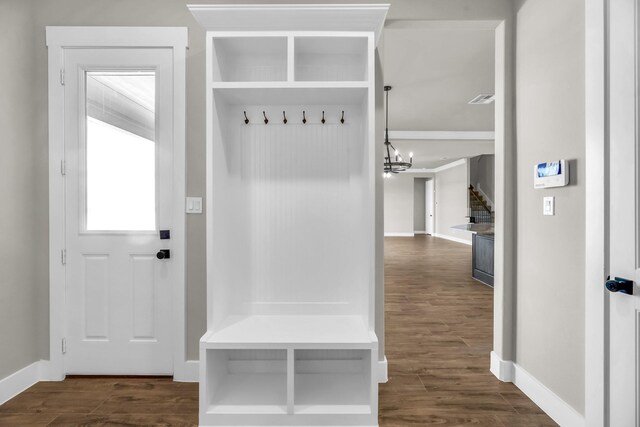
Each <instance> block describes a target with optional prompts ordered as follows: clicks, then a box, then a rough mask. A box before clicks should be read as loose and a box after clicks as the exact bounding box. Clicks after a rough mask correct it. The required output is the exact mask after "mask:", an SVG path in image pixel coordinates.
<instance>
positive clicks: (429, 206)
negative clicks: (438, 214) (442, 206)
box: [424, 179, 435, 235]
mask: <svg viewBox="0 0 640 427" xmlns="http://www.w3.org/2000/svg"><path fill="white" fill-rule="evenodd" d="M424 193H425V194H424V201H425V209H424V213H425V215H426V219H425V226H426V229H427V234H430V235H433V233H434V227H435V226H434V216H433V215H434V211H435V206H434V203H433V199H434V197H433V179H428V180H426V181H425V183H424Z"/></svg>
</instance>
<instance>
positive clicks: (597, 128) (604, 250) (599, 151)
mask: <svg viewBox="0 0 640 427" xmlns="http://www.w3.org/2000/svg"><path fill="white" fill-rule="evenodd" d="M609 3H610V0H587V1H586V2H585V148H586V160H585V171H586V173H585V187H586V190H585V198H586V206H585V220H586V223H585V285H584V286H585V291H584V292H585V425H586V426H588V427H601V426H608V425H609V408H608V406H609V405H608V396H609V392H608V390H609V387H610V384H609V381H608V368H607V366H608V363H609V360H608V345H607V343H608V328H609V319H608V300H609V299H608V295H607V292H606V291H605V288H604V281H605V278H606V276H607V274H608V271H609V260H608V255H609V215H608V211H609V208H610V206H609V185H610V182H609V165H608V161H609V120H608V114H609V73H608V70H609V26H610V23H609V13H608V10H609Z"/></svg>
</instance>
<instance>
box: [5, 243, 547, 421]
mask: <svg viewBox="0 0 640 427" xmlns="http://www.w3.org/2000/svg"><path fill="white" fill-rule="evenodd" d="M385 244H386V248H385V277H386V339H387V344H386V345H387V348H386V353H387V358H388V360H389V382H388V383H387V384H381V386H380V425H381V426H384V427H391V426H394V427H395V426H425V425H432V424H435V425H445V426H459V425H467V424H470V425H483V426H498V427H503V426H506V427H512V426H513V427H527V426H536V427H537V426H555V425H556V424H555V423H554V422H553V421H552V420H551V419H550V418H548V417H547V416H546V415H544V413H543V412H542V411H541V410H540V409H539V408H538V407H537V406H536V405H534V404H533V403H532V402H531V401H530V400H529V399H527V398H526V396H524V394H522V393H521V392H520V391H519V390H518V389H517V388H516V387H515V386H513V385H512V384H505V383H502V382H500V381H498V380H497V379H495V377H493V375H491V373H489V352H490V351H491V340H492V337H491V335H492V334H491V331H492V325H491V322H492V310H493V309H492V290H491V289H490V288H488V287H486V286H484V285H482V284H480V283H478V282H476V281H474V280H473V279H471V277H470V270H471V249H470V247H468V246H465V245H460V244H457V243H452V242H448V241H446V240H441V239H435V238H432V237H424V236H422V237H416V238H387V239H385ZM197 421H198V388H197V385H196V384H189V383H175V382H173V381H171V379H169V378H109V377H107V378H67V379H66V380H65V381H63V382H48V383H45V382H43V383H38V384H36V385H34V386H33V387H31V388H30V389H28V390H27V391H25V392H24V393H22V394H20V395H19V396H16V397H15V398H14V399H12V400H10V401H8V402H7V403H5V404H4V405H2V406H0V426H12V427H13V426H78V425H82V426H106V425H110V426H113V425H128V426H143V425H144V426H149V425H154V426H193V425H197Z"/></svg>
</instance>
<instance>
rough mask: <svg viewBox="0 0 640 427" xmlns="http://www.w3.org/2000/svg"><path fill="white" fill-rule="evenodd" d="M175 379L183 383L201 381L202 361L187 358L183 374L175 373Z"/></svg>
mask: <svg viewBox="0 0 640 427" xmlns="http://www.w3.org/2000/svg"><path fill="white" fill-rule="evenodd" d="M173 380H174V381H177V382H183V383H197V382H200V361H199V360H187V361H185V362H184V365H183V368H182V371H181V375H180V376H178V375H176V374H174V375H173Z"/></svg>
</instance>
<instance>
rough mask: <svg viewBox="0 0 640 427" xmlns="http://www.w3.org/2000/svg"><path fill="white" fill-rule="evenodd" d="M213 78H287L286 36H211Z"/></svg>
mask: <svg viewBox="0 0 640 427" xmlns="http://www.w3.org/2000/svg"><path fill="white" fill-rule="evenodd" d="M213 54H214V56H215V58H214V60H213V68H212V70H213V81H215V82H269V81H271V82H282V81H286V80H287V38H286V37H214V38H213Z"/></svg>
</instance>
